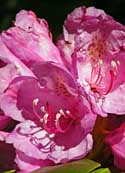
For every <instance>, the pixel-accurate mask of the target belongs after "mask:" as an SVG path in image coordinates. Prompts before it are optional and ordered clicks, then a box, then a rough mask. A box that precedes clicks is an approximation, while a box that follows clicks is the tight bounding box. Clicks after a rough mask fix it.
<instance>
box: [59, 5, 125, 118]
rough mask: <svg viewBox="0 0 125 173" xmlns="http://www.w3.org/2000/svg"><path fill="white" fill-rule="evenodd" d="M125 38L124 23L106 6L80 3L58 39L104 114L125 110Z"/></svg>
mask: <svg viewBox="0 0 125 173" xmlns="http://www.w3.org/2000/svg"><path fill="white" fill-rule="evenodd" d="M124 40H125V27H124V26H122V25H121V24H119V23H117V22H116V21H114V20H113V19H112V18H111V17H110V16H108V15H106V14H105V13H104V11H102V10H98V9H95V8H93V7H89V8H85V7H80V8H77V9H75V10H74V11H73V12H72V13H71V14H69V15H68V17H67V19H66V21H65V23H64V33H63V35H62V36H61V37H60V38H59V41H58V47H59V49H60V52H61V55H62V59H63V61H64V63H65V64H66V66H67V67H68V69H69V70H70V71H71V72H73V73H74V75H75V76H76V79H77V80H78V82H79V83H80V85H81V86H82V87H83V90H85V91H86V93H87V94H88V95H89V96H88V98H89V100H90V102H91V104H92V108H93V110H94V111H95V112H96V113H98V114H100V115H102V116H106V114H107V113H115V114H121V115H122V114H124V113H125V104H124V103H125V100H124V98H123V94H124V93H125V78H124V75H123V74H124V73H125V68H124V67H125V54H124V53H125V49H124V44H125V43H124Z"/></svg>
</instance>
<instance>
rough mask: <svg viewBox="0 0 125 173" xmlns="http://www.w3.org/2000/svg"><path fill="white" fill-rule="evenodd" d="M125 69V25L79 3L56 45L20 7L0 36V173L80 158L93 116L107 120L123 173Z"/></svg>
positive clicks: (89, 140)
mask: <svg viewBox="0 0 125 173" xmlns="http://www.w3.org/2000/svg"><path fill="white" fill-rule="evenodd" d="M124 74H125V27H124V26H122V25H121V24H120V23H118V22H116V21H115V20H114V19H113V18H112V17H111V16H108V15H107V14H105V12H104V11H103V10H98V9H96V8H94V7H89V8H86V7H79V8H76V9H75V10H74V11H73V12H72V13H71V14H69V15H68V16H67V19H66V20H65V22H64V27H63V33H62V34H61V35H60V36H59V38H58V40H57V45H55V44H54V43H53V41H52V34H51V33H50V31H49V28H48V24H47V22H46V21H45V20H44V19H39V18H37V17H36V15H35V13H34V12H32V11H26V10H21V11H20V12H19V13H18V14H17V15H16V19H15V22H14V25H13V26H12V27H10V28H9V29H8V30H6V31H3V32H2V33H1V35H0V153H2V154H0V171H6V170H11V169H15V170H16V172H20V173H27V172H32V171H34V170H36V169H38V168H42V167H45V166H53V165H56V164H61V163H67V162H70V161H73V160H78V159H82V158H84V157H85V156H87V154H88V153H89V152H91V151H92V150H93V144H94V140H95V139H94V138H93V135H92V134H93V129H94V126H95V122H96V119H97V116H101V117H103V118H105V117H108V118H109V119H110V122H111V123H110V125H111V127H112V128H111V131H109V132H108V134H106V137H105V143H106V145H108V146H109V148H110V149H111V151H112V153H113V155H114V159H115V161H114V163H115V165H116V166H117V167H118V168H120V169H122V170H125V153H123V152H122V151H123V150H124V146H125V135H124V134H125V118H124V117H125V96H124V94H125V77H124ZM114 116H115V121H116V122H117V118H118V125H117V126H114V125H113V122H114V120H113V118H112V117H114ZM119 117H120V119H121V120H120V121H119ZM7 152H9V153H10V154H9V157H8V156H7ZM3 155H5V157H4V160H2V158H3Z"/></svg>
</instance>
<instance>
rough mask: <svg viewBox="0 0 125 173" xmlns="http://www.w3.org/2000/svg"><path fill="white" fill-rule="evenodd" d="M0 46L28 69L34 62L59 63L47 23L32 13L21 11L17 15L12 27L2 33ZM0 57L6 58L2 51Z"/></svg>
mask: <svg viewBox="0 0 125 173" xmlns="http://www.w3.org/2000/svg"><path fill="white" fill-rule="evenodd" d="M0 44H3V45H2V46H1V47H3V46H5V47H6V48H7V49H8V51H10V53H12V54H13V55H14V56H16V58H18V59H19V60H21V61H22V62H23V63H25V64H26V65H27V66H29V67H30V65H31V64H32V63H34V62H36V61H38V62H39V61H40V62H41V61H55V62H58V63H59V62H61V58H60V54H59V51H58V49H57V48H56V46H55V45H54V44H53V42H52V38H51V33H50V32H49V30H48V25H47V22H46V21H45V20H44V19H39V18H37V17H36V15H35V13H33V12H32V11H25V10H21V11H20V12H19V13H18V14H17V16H16V21H15V22H14V26H12V27H11V28H9V29H8V30H7V31H3V32H2V34H1V40H0ZM1 49H2V48H0V50H1ZM0 56H3V57H6V56H5V53H4V52H2V51H0Z"/></svg>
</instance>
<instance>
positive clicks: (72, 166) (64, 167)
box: [32, 159, 108, 173]
mask: <svg viewBox="0 0 125 173" xmlns="http://www.w3.org/2000/svg"><path fill="white" fill-rule="evenodd" d="M98 167H100V163H97V162H95V161H92V160H88V159H84V160H79V161H74V162H70V163H66V164H61V165H58V166H50V167H45V168H42V169H39V170H36V171H34V172H32V173H83V171H84V173H89V172H91V171H93V170H95V169H96V168H98ZM106 173H108V172H106Z"/></svg>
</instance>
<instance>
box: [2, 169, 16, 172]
mask: <svg viewBox="0 0 125 173" xmlns="http://www.w3.org/2000/svg"><path fill="white" fill-rule="evenodd" d="M15 172H16V170H14V169H13V170H10V171H4V172H3V173H15Z"/></svg>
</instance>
